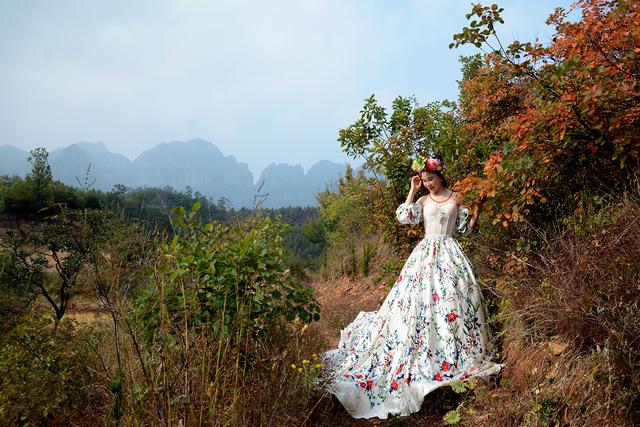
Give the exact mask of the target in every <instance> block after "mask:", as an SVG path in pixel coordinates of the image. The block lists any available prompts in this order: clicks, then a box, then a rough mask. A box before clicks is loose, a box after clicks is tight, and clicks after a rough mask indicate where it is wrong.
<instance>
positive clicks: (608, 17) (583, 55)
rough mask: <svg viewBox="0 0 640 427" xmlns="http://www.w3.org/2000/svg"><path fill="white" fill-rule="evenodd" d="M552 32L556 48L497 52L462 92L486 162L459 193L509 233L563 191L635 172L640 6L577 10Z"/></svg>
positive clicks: (594, 2) (474, 141)
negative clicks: (482, 203) (481, 205)
mask: <svg viewBox="0 0 640 427" xmlns="http://www.w3.org/2000/svg"><path fill="white" fill-rule="evenodd" d="M574 9H577V10H579V11H580V12H581V19H580V20H578V21H570V20H569V19H568V15H569V14H570V13H571V12H572V11H573V10H574ZM547 23H548V24H550V25H553V26H554V27H555V36H554V38H553V42H552V43H551V44H549V45H548V46H544V45H542V44H540V43H538V42H536V43H521V42H518V41H516V42H513V43H512V44H511V45H509V46H508V47H507V48H504V49H503V48H502V44H500V49H495V50H493V51H492V52H491V53H490V54H488V55H486V57H485V58H486V61H485V64H484V66H483V67H481V68H480V69H479V70H478V72H477V73H476V74H475V76H474V77H473V78H471V79H468V80H467V81H465V82H464V83H463V84H462V86H461V95H460V100H461V104H462V105H461V106H462V108H461V113H462V115H463V118H464V121H465V124H464V133H465V135H468V137H469V143H468V147H469V150H470V151H472V150H475V151H474V152H476V153H477V152H479V151H480V152H481V153H485V154H483V155H484V156H485V157H484V169H483V173H482V174H473V175H470V176H468V177H467V178H465V179H463V180H461V181H460V182H458V183H457V188H459V190H460V191H463V192H470V193H471V194H473V195H474V196H475V197H476V198H477V199H479V200H482V199H488V200H487V201H488V208H489V209H488V211H489V212H491V213H492V214H493V216H494V219H495V220H499V221H501V222H502V223H503V225H504V226H505V227H508V224H509V222H512V221H518V220H520V219H523V214H526V213H528V212H530V209H535V207H536V206H539V204H543V203H545V202H546V201H547V199H548V198H549V197H550V196H551V195H554V196H555V197H559V196H561V195H562V192H563V191H564V190H565V189H563V188H562V186H563V185H564V184H565V183H571V184H570V185H572V186H573V188H567V189H566V193H567V194H569V195H570V194H573V192H574V191H575V190H580V189H581V188H584V187H587V186H590V185H591V181H592V180H600V183H601V184H602V185H606V184H608V185H613V184H615V183H616V182H618V181H620V180H622V179H624V176H625V175H624V174H625V172H626V171H627V170H628V169H630V168H637V167H638V164H639V158H640V138H639V137H638V131H639V130H640V102H639V101H640V65H639V64H640V47H638V46H640V2H638V1H633V2H627V1H622V0H620V1H618V0H578V1H577V2H576V3H575V4H574V5H572V7H571V8H569V9H568V10H565V9H563V8H558V9H556V11H555V12H554V13H553V14H552V15H551V16H550V17H549V19H548V21H547ZM487 45H489V43H487ZM478 147H480V148H481V150H479V149H478ZM567 197H569V196H567Z"/></svg>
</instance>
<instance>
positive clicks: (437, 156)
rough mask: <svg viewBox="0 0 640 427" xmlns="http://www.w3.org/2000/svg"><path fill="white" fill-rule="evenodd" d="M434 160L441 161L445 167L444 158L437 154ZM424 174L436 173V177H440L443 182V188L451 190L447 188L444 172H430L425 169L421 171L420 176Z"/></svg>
mask: <svg viewBox="0 0 640 427" xmlns="http://www.w3.org/2000/svg"><path fill="white" fill-rule="evenodd" d="M432 158H433V159H436V160H439V161H440V164H442V165H443V166H444V159H443V158H442V156H440V155H439V154H436V155H435V156H433V157H432ZM422 172H433V173H435V174H436V175H438V177H439V178H440V180H441V181H442V186H443V187H444V188H449V187H448V186H447V178H445V177H444V174H443V173H442V171H429V170H427V169H426V167H424V168H422V169H420V175H422Z"/></svg>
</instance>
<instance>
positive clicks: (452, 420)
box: [443, 409, 462, 426]
mask: <svg viewBox="0 0 640 427" xmlns="http://www.w3.org/2000/svg"><path fill="white" fill-rule="evenodd" d="M443 420H444V422H445V423H446V424H447V425H449V426H456V425H458V424H459V423H460V421H461V420H462V418H461V417H460V413H459V412H458V411H457V410H455V409H454V410H453V411H449V412H447V414H446V415H445V416H444V418H443Z"/></svg>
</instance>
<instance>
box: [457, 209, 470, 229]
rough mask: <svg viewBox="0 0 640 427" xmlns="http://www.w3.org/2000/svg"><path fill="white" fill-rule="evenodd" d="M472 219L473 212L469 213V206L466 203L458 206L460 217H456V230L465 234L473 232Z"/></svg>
mask: <svg viewBox="0 0 640 427" xmlns="http://www.w3.org/2000/svg"><path fill="white" fill-rule="evenodd" d="M470 221H471V214H470V213H469V208H467V207H466V206H464V205H463V206H460V207H459V208H458V217H457V218H456V231H457V232H458V233H459V234H461V235H463V236H468V235H469V234H471V226H470V224H469V222H470Z"/></svg>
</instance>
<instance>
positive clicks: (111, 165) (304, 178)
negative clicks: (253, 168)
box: [0, 139, 346, 208]
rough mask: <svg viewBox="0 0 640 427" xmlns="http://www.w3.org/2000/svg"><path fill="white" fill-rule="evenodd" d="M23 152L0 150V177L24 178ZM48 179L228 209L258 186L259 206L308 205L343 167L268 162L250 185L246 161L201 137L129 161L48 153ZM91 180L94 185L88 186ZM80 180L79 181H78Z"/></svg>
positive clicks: (104, 152)
mask: <svg viewBox="0 0 640 427" xmlns="http://www.w3.org/2000/svg"><path fill="white" fill-rule="evenodd" d="M28 156H29V153H27V152H25V151H22V150H20V149H18V148H16V147H13V146H11V145H2V146H0V175H14V174H15V175H19V176H25V175H26V174H27V173H28V172H29V171H30V170H31V165H30V164H29V163H28V161H27V158H28ZM49 164H50V165H51V170H52V173H53V177H54V179H57V180H60V181H62V182H64V183H65V184H68V185H72V186H79V185H80V183H83V182H84V180H85V175H86V173H87V168H88V167H89V165H91V166H90V171H89V177H88V182H89V183H91V182H93V188H96V189H98V190H103V191H109V190H111V189H112V188H113V186H114V185H116V184H123V185H126V186H127V187H129V188H136V187H159V188H162V187H165V186H171V187H173V188H174V189H176V190H180V191H182V190H185V189H186V188H187V187H191V189H192V190H193V191H194V192H195V191H199V192H200V193H201V194H203V195H205V196H210V197H212V198H213V199H214V200H217V199H218V198H220V197H225V198H227V199H228V200H229V201H230V202H231V203H232V205H233V207H234V208H240V207H251V206H252V205H253V202H254V197H255V195H256V194H257V191H258V188H259V187H260V186H262V187H261V188H260V194H261V195H266V198H265V199H264V201H263V204H262V205H263V206H264V207H269V208H276V207H283V206H314V205H316V199H315V195H316V193H317V192H318V191H322V190H324V189H326V188H327V186H330V185H332V184H334V183H335V182H336V181H337V180H338V178H339V177H340V176H341V175H344V171H345V167H346V165H345V164H339V163H334V162H331V161H328V160H321V161H319V162H317V163H316V164H314V165H313V166H312V167H311V168H309V170H308V171H307V172H306V173H305V172H304V170H303V169H302V167H301V166H299V165H296V166H291V165H287V164H283V163H279V164H277V165H276V164H275V163H272V164H271V165H269V166H268V167H267V168H266V169H264V170H263V171H262V174H261V175H260V178H259V179H258V181H257V182H256V184H254V179H253V174H252V173H251V172H250V171H249V166H248V165H247V164H246V163H242V162H238V160H237V159H236V158H235V157H234V156H225V155H224V154H222V152H221V151H220V150H219V149H218V148H217V147H216V146H215V145H214V144H212V143H211V142H208V141H205V140H203V139H192V140H189V141H176V142H169V143H162V144H158V145H156V146H155V147H153V148H152V149H150V150H148V151H145V152H143V153H142V154H140V155H139V156H138V157H137V158H136V159H135V160H133V161H131V160H129V159H128V158H127V157H125V156H123V155H121V154H117V153H113V152H111V151H109V150H108V149H107V147H106V146H105V145H104V144H103V143H102V142H95V143H89V142H79V143H77V144H72V145H70V146H68V147H65V148H58V149H56V150H53V151H51V152H50V153H49ZM94 180H95V182H94ZM79 181H80V183H79Z"/></svg>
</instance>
